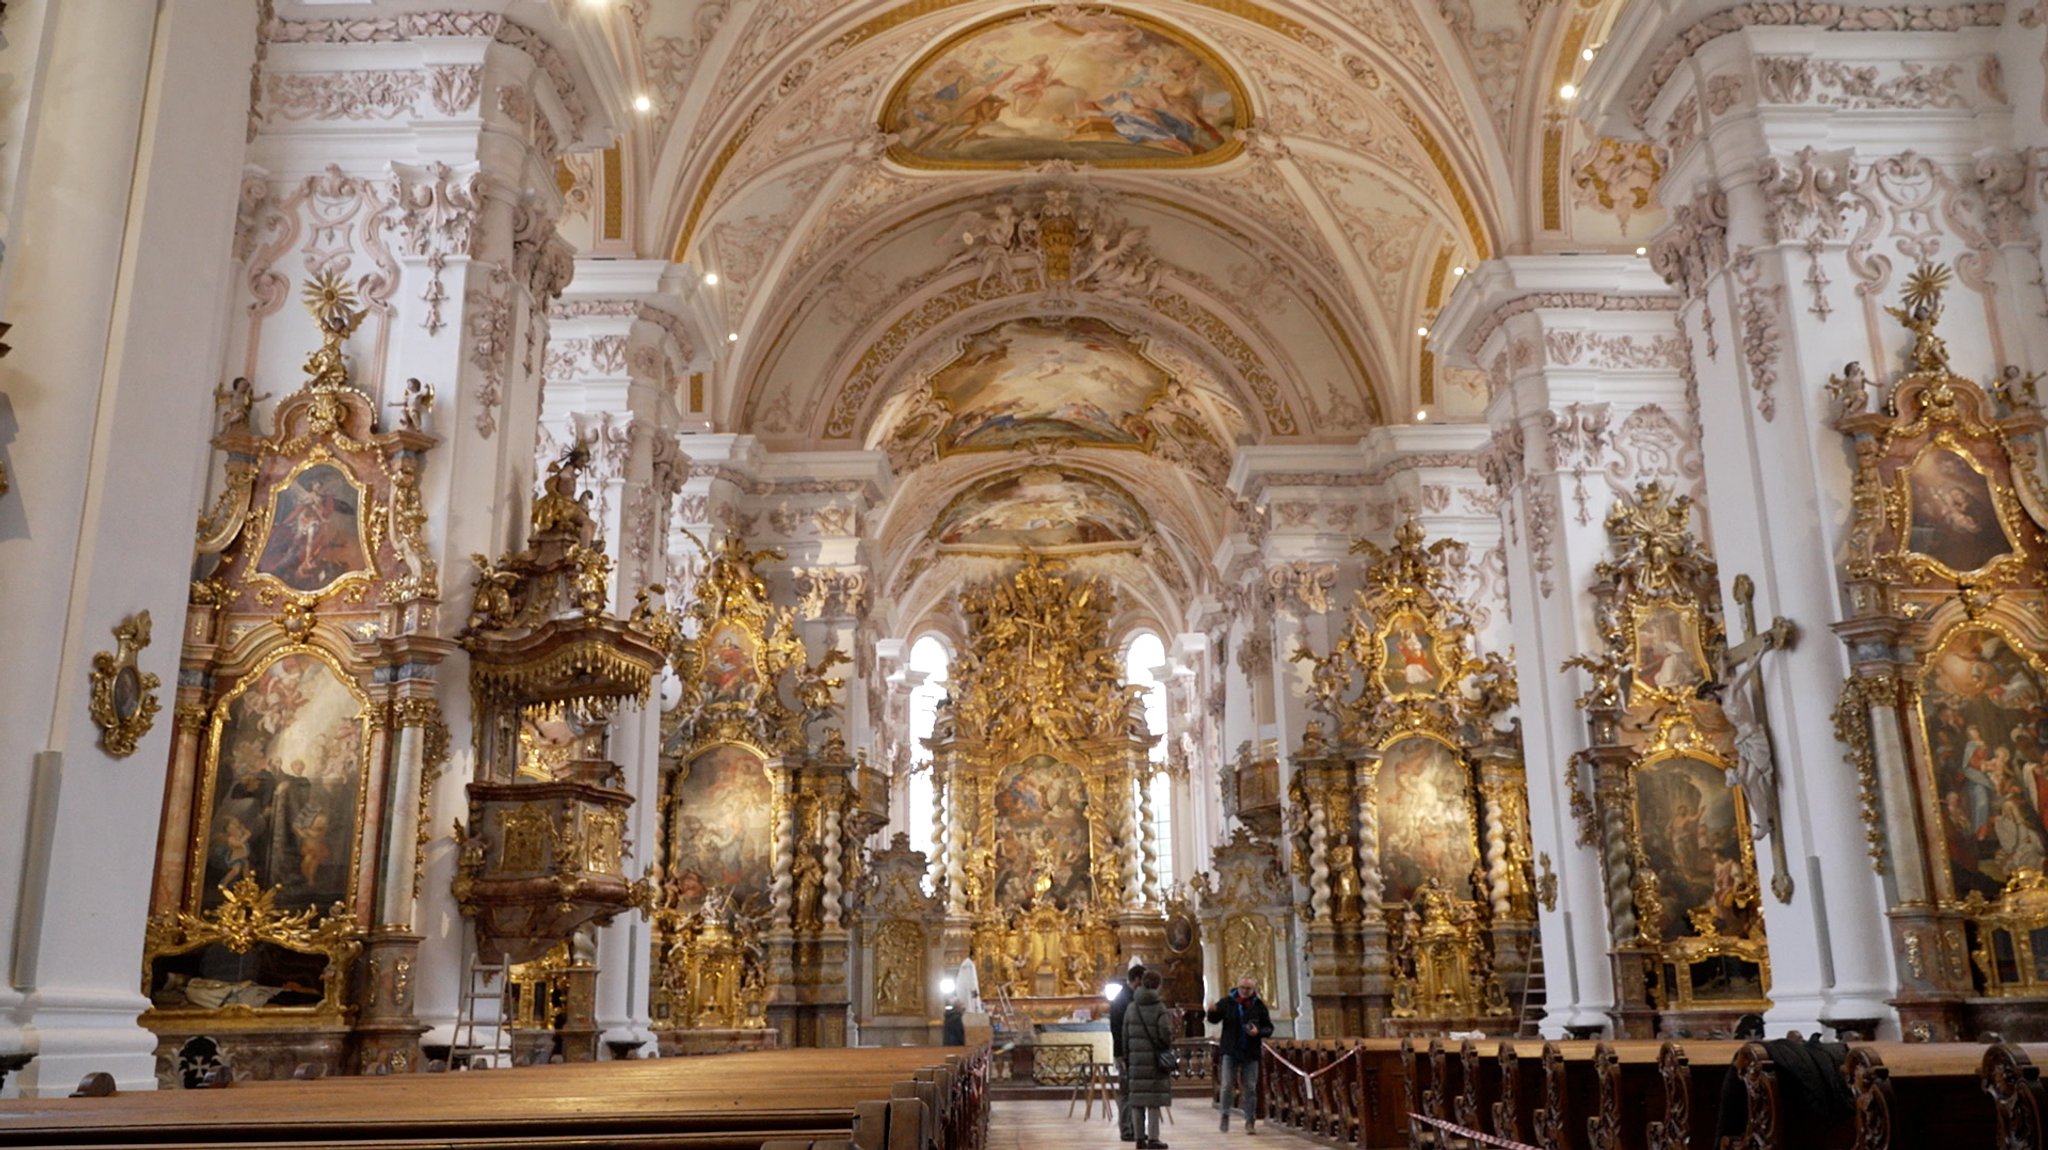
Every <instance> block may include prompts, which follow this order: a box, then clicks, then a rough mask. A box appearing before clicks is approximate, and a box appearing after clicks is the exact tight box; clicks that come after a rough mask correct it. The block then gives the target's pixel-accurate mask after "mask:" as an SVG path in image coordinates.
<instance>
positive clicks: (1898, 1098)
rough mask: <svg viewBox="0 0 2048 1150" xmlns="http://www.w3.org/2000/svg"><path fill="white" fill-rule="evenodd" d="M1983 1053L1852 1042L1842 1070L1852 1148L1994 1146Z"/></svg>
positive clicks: (1943, 1046)
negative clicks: (1849, 1101)
mask: <svg viewBox="0 0 2048 1150" xmlns="http://www.w3.org/2000/svg"><path fill="white" fill-rule="evenodd" d="M1983 1066H1984V1048H1983V1047H1981V1046H1976V1045H1962V1044H1947V1043H1944V1044H1940V1045H1935V1044H1931V1043H1903V1042H1871V1043H1858V1044H1856V1045H1855V1046H1852V1047H1851V1048H1850V1050H1849V1058H1848V1061H1847V1062H1846V1063H1844V1070H1845V1072H1846V1073H1847V1074H1848V1075H1849V1088H1850V1091H1851V1093H1852V1095H1853V1097H1854V1098H1855V1105H1856V1116H1855V1124H1854V1136H1853V1138H1852V1139H1851V1141H1850V1143H1849V1144H1850V1145H1852V1146H1855V1147H1856V1148H1857V1150H1914V1148H1918V1147H1922V1146H1927V1147H1937V1146H1939V1147H1966V1146H1983V1147H1987V1148H1988V1147H1991V1146H1993V1145H1997V1144H1998V1143H1997V1142H1996V1138H1997V1134H1998V1115H1997V1111H1996V1108H1995V1107H1994V1106H1993V1105H1992V1101H1991V1097H1990V1095H1988V1094H1986V1093H1985V1092H1984V1085H1983V1079H1982V1077H1981V1073H1980V1072H1981V1071H1982V1069H1983Z"/></svg>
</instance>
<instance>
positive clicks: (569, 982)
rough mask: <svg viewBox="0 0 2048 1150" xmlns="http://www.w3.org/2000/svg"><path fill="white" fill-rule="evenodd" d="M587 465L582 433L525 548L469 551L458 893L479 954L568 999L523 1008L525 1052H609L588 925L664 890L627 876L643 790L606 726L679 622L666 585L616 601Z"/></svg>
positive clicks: (551, 470) (538, 505)
mask: <svg viewBox="0 0 2048 1150" xmlns="http://www.w3.org/2000/svg"><path fill="white" fill-rule="evenodd" d="M588 463H589V453H588V449H587V448H586V446H585V445H584V444H582V443H576V444H573V445H571V446H570V448H569V449H568V450H567V451H566V452H564V453H563V455H562V457H561V458H560V459H558V460H556V461H555V462H554V463H552V464H550V465H549V467H548V472H547V476H546V478H545V479H544V480H543V482H542V484H541V491H540V494H539V495H538V496H536V497H535V499H534V502H533V509H532V513H531V516H530V524H529V530H528V532H527V539H526V545H525V546H524V547H522V548H520V549H518V550H516V551H512V552H509V553H507V554H505V555H503V556H501V557H500V558H498V559H496V560H491V559H489V558H487V557H485V556H483V555H476V556H472V561H473V562H474V563H475V565H476V568H477V574H476V578H475V588H474V594H473V596H472V600H471V607H470V613H469V618H468V621H467V624H466V626H465V627H464V628H463V631H462V635H461V641H462V646H463V648H464V649H465V650H467V651H468V652H469V690H470V700H471V704H472V716H473V720H474V723H475V727H474V732H473V734H474V739H475V746H476V772H475V776H474V778H473V780H472V781H471V782H470V784H469V787H468V796H469V804H468V808H469V809H468V818H467V819H466V820H462V821H458V822H457V823H456V824H455V828H454V831H455V839H456V842H457V846H458V855H457V860H456V874H455V880H454V885H453V892H454V895H455V901H456V905H457V906H458V907H459V908H460V910H461V912H462V914H463V916H464V917H466V918H468V919H470V920H471V921H472V923H473V924H474V927H475V946H476V953H477V954H478V955H479V957H480V958H482V959H483V960H484V961H485V962H489V963H497V962H505V963H509V964H514V966H515V968H517V969H515V970H514V971H513V973H514V974H516V975H520V976H523V977H526V978H529V979H534V978H540V977H541V975H542V974H544V975H545V981H546V982H548V983H549V984H551V991H552V996H553V997H554V998H556V999H557V1000H558V1001H559V1003H560V1009H559V1010H545V1011H531V1010H529V1011H528V1012H527V1014H526V1016H525V1017H523V1018H520V1019H515V1020H514V1023H515V1024H514V1025H513V1027H512V1029H513V1047H514V1051H515V1055H516V1057H517V1058H519V1059H520V1060H527V1059H534V1058H540V1057H545V1056H551V1055H553V1054H557V1053H558V1054H560V1055H561V1056H562V1057H563V1058H565V1059H567V1060H568V1061H571V1062H587V1061H593V1060H595V1059H596V1057H597V1043H598V1026H597V1021H596V1011H595V1006H596V987H597V968H596V966H595V965H594V964H593V963H591V962H590V961H589V960H588V956H589V955H591V954H592V953H594V952H595V950H596V946H595V943H594V940H593V939H592V937H591V932H592V931H594V930H595V929H596V928H597V927H599V926H602V925H604V924H605V923H608V922H610V921H611V920H612V919H613V918H614V917H615V916H616V915H618V913H619V912H621V911H624V910H628V909H631V908H633V907H635V906H645V905H646V904H647V903H648V902H649V900H650V898H651V888H650V886H649V884H648V882H647V881H646V880H644V879H643V880H634V879H630V878H628V877H627V875H626V856H627V852H628V845H627V841H626V810H627V808H628V807H630V806H631V805H632V803H633V796H632V795H631V794H630V793H628V792H627V791H626V789H625V775H624V771H623V769H622V768H621V767H620V766H619V765H618V764H616V763H614V762H612V761H611V760H610V759H609V758H608V757H607V750H608V733H609V730H610V724H611V720H612V718H613V716H614V715H615V714H616V713H617V712H618V710H619V708H620V707H622V706H637V705H642V704H644V703H645V702H646V701H647V698H648V695H649V692H650V689H651V686H652V684H653V681H654V676H655V675H656V674H657V673H658V672H659V671H660V670H661V667H662V664H663V663H664V662H665V661H666V659H667V654H668V650H667V649H668V643H669V639H670V637H671V636H672V635H673V633H674V630H675V620H674V618H673V615H672V613H671V612H669V611H667V610H665V609H663V608H661V607H659V606H658V605H657V604H656V602H655V599H654V596H657V595H659V594H660V592H661V588H660V587H659V586H655V587H651V588H647V589H644V590H642V591H640V592H639V593H638V594H637V597H636V599H637V602H636V605H635V606H634V608H633V610H632V611H631V612H630V614H629V615H628V616H627V617H625V618H620V617H619V616H617V615H614V614H613V613H612V612H611V610H610V602H611V597H612V595H611V582H612V562H611V558H610V556H608V555H607V554H606V553H605V545H604V538H603V536H602V535H601V534H600V533H599V529H598V525H597V523H596V521H595V520H594V519H593V518H592V517H591V515H590V513H589V511H588V510H587V509H586V507H585V504H584V502H583V500H582V498H581V497H580V492H579V490H578V489H579V488H580V486H581V485H582V482H583V472H584V470H585V469H586V468H587V466H588ZM529 997H531V996H529ZM528 1023H531V1024H532V1025H526V1024H528Z"/></svg>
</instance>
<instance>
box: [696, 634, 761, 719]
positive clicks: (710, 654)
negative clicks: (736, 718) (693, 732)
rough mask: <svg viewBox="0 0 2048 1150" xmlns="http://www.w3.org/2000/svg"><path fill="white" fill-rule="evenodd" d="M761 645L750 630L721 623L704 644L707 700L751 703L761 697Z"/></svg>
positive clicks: (725, 702) (726, 703)
mask: <svg viewBox="0 0 2048 1150" xmlns="http://www.w3.org/2000/svg"><path fill="white" fill-rule="evenodd" d="M759 649H760V644H759V643H758V642H757V641H756V640H755V638H754V636H753V635H751V634H749V633H748V632H747V629H746V628H744V627H741V626H738V625H736V624H733V623H721V624H719V625H718V626H717V627H716V628H714V629H713V630H712V632H711V638H710V640H709V641H708V642H706V643H705V644H704V702H705V703H706V704H707V705H710V706H719V705H721V704H724V705H733V704H750V703H752V702H753V701H754V700H755V699H756V698H758V697H759V696H760V693H761V688H762V682H761V667H760V660H759V658H758V655H759Z"/></svg>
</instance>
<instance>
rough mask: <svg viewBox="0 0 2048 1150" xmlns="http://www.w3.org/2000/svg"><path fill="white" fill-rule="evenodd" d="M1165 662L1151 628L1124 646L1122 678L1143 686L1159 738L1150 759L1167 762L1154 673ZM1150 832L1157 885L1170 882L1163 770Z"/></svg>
mask: <svg viewBox="0 0 2048 1150" xmlns="http://www.w3.org/2000/svg"><path fill="white" fill-rule="evenodd" d="M1165 663H1166V644H1165V643H1164V642H1162V641H1161V640H1160V638H1159V636H1157V635H1155V634H1153V633H1152V632H1150V631H1140V632H1138V633H1137V635H1135V636H1133V637H1132V639H1131V645H1130V646H1129V647H1127V648H1125V649H1124V682H1126V683H1131V684H1134V685H1136V686H1140V687H1143V688H1145V726H1146V729H1148V730H1150V731H1151V732H1152V734H1153V735H1155V736H1158V738H1159V741H1158V742H1157V743H1155V744H1153V746H1152V761H1153V762H1154V763H1164V762H1166V737H1165V736H1166V685H1165V684H1164V683H1163V682H1160V681H1159V680H1158V679H1157V678H1155V673H1156V672H1157V671H1158V669H1159V668H1160V667H1161V666H1163V665H1164V664H1165ZM1151 787H1152V833H1153V838H1154V841H1156V842H1157V843H1158V844H1159V886H1160V888H1161V889H1162V890H1163V889H1166V888H1168V887H1171V886H1172V885H1173V783H1172V780H1171V779H1169V778H1168V777H1167V774H1166V772H1165V771H1157V772H1155V773H1154V774H1153V775H1152V783H1151Z"/></svg>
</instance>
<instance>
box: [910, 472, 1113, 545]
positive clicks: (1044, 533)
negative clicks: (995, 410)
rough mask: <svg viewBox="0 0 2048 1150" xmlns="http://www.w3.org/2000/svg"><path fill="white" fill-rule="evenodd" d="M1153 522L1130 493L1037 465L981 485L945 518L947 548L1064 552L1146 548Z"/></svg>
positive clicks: (938, 536)
mask: <svg viewBox="0 0 2048 1150" xmlns="http://www.w3.org/2000/svg"><path fill="white" fill-rule="evenodd" d="M1150 531H1151V521H1150V520H1149V519H1148V518H1147V517H1146V515H1145V512H1144V509H1143V508H1141V507H1139V506H1138V501H1137V500H1136V499H1134V498H1132V496H1131V494H1130V492H1128V491H1125V490H1124V489H1123V488H1122V487H1121V486H1119V485H1117V484H1116V483H1114V482H1111V481H1110V480H1107V479H1104V478H1102V477H1100V476H1096V475H1091V474H1089V473H1088V472H1085V471H1077V470H1074V469H1072V468H1066V467H1032V468H1027V469H1025V470H1022V471H1012V472H1008V473H1005V474H1002V475H997V476H994V477H993V478H990V479H985V480H982V481H981V482H979V483H976V484H974V485H973V486H972V487H969V488H968V489H967V490H966V491H963V492H961V493H960V495H959V496H958V497H957V498H955V499H954V500H953V502H952V503H951V504H950V505H949V506H948V507H947V508H946V509H945V510H944V511H943V512H941V513H940V514H939V518H938V522H937V523H935V524H933V526H932V533H931V537H932V539H933V541H934V542H936V543H938V544H939V546H940V548H941V549H942V550H964V551H1024V550H1030V551H1062V550H1068V549H1084V550H1085V549H1094V548H1100V547H1104V546H1120V545H1121V546H1128V545H1132V544H1136V543H1140V542H1142V541H1143V540H1144V538H1145V537H1146V535H1148V534H1149V533H1150Z"/></svg>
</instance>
